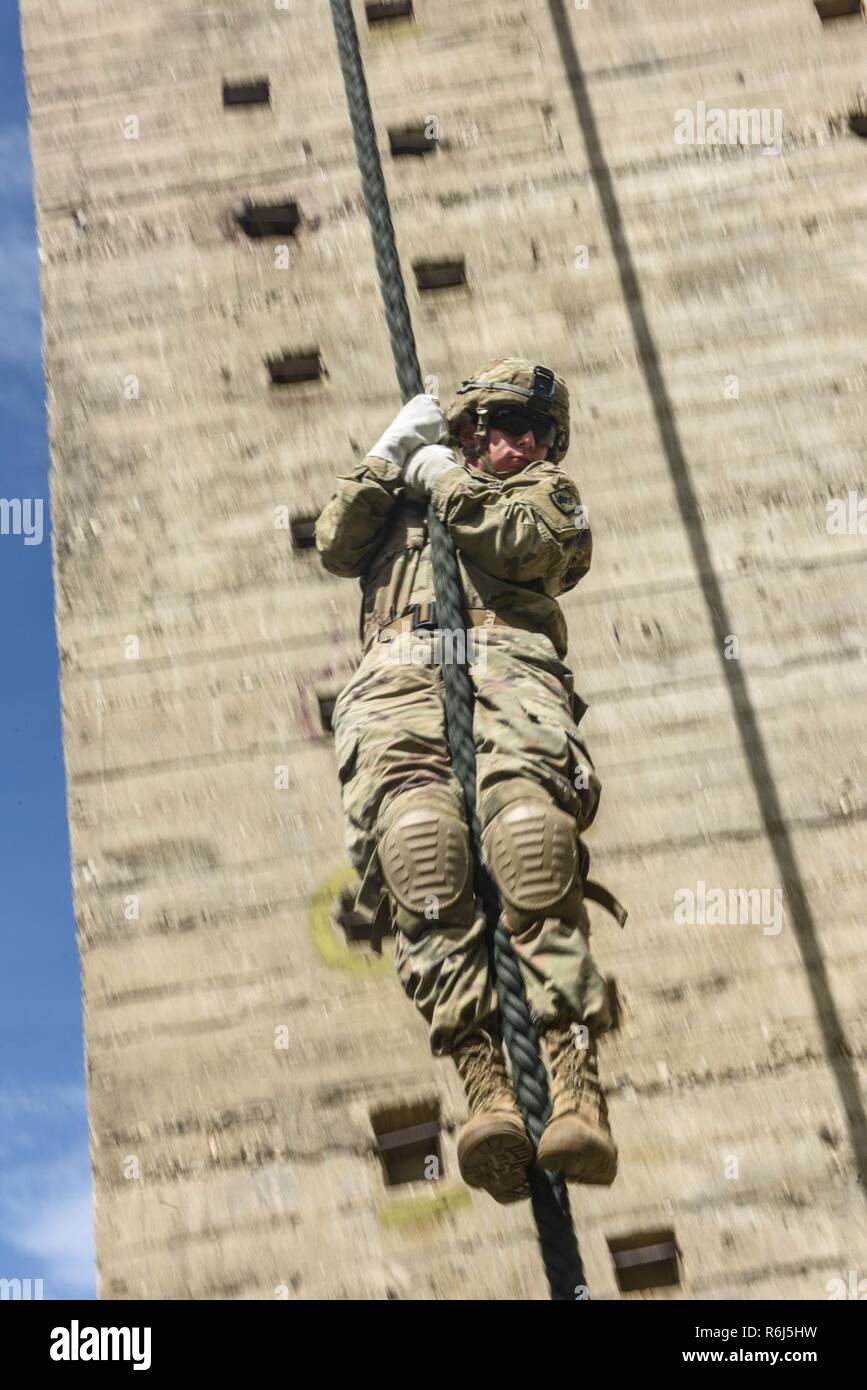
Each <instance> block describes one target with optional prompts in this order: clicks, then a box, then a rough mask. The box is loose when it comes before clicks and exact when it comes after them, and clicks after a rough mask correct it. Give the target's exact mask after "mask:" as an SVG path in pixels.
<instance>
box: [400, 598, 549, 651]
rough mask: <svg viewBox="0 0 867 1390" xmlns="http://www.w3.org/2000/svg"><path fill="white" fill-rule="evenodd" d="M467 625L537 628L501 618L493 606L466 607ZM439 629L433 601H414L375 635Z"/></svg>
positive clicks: (528, 630)
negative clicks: (409, 607) (407, 610)
mask: <svg viewBox="0 0 867 1390" xmlns="http://www.w3.org/2000/svg"><path fill="white" fill-rule="evenodd" d="M466 620H467V621H466V625H467V627H516V628H520V629H521V630H522V631H524V632H536V631H538V629H537V628H535V627H531V626H530V624H529V623H520V622H516V620H515V619H514V618H501V617H500V615H499V613H495V612H494V610H493V608H468V609H467V610H466ZM438 630H439V622H438V619H437V606H436V604H435V603H416V604H414V605H413V607H412V608H411V609H410V611H409V612H408V613H404V614H403V615H402V616H401V617H400V618H393V619H392V621H391V622H390V623H385V624H384V626H383V627H381V628H380V629H379V631H378V633H377V635H376V640H377V641H378V642H385V641H387V640H388V639H387V636H386V634H388V633H392V632H394V633H398V634H399V633H402V632H418V631H422V632H436V631H438Z"/></svg>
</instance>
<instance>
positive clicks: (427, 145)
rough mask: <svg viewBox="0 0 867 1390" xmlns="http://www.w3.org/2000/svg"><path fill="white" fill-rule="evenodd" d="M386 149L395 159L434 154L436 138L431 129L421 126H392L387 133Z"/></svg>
mask: <svg viewBox="0 0 867 1390" xmlns="http://www.w3.org/2000/svg"><path fill="white" fill-rule="evenodd" d="M388 147H389V149H390V150H391V153H392V155H393V156H394V158H395V159H400V158H402V157H404V156H407V155H408V156H413V155H416V156H419V157H421V158H424V156H425V155H426V154H434V153H435V151H436V148H437V138H436V136H435V135H434V133H433V131H432V129H431V127H430V126H429V125H428V124H427V123H425V124H423V125H408V126H392V127H391V128H390V129H389V132H388Z"/></svg>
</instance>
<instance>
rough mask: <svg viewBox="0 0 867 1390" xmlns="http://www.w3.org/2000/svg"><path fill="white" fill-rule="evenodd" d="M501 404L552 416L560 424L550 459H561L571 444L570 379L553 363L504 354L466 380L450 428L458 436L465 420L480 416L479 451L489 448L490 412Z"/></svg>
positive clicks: (450, 410) (451, 408) (450, 417)
mask: <svg viewBox="0 0 867 1390" xmlns="http://www.w3.org/2000/svg"><path fill="white" fill-rule="evenodd" d="M498 405H511V406H521V407H522V409H524V410H526V411H528V412H529V413H530V414H534V415H540V416H542V417H543V418H545V419H548V420H552V421H553V422H554V424H555V425H556V426H557V433H556V436H555V438H554V443H553V444H552V445H551V447H550V449H549V450H548V460H549V462H551V463H559V462H560V460H561V459H562V458H563V456H564V454H565V453H566V450H567V449H568V448H569V392H568V390H567V388H566V383H565V381H564V380H563V378H562V377H561V376H557V374H556V372H552V371H551V369H550V367H542V366H540V365H539V364H538V363H536V362H529V361H527V360H526V358H523V357H501V358H498V360H497V361H496V362H492V363H491V364H490V366H488V367H484V368H483V369H482V370H481V371H480V372H477V373H476V375H475V376H474V377H471V378H470V379H469V380H467V381H462V382H461V385H460V387H459V389H458V393H457V395H456V396H455V399H454V400H453V401H452V403H451V405H450V406H449V408H448V410H447V411H446V416H447V418H448V422H449V430H450V432H451V435H452V436H453V437H454V438H457V434H458V430H459V429H460V425H461V422H462V420H463V419H464V418H465V417H469V416H470V415H474V416H475V420H476V440H477V444H478V448H479V451H480V452H481V451H482V450H484V449H485V448H487V442H488V416H489V414H490V411H491V410H492V409H493V408H494V407H495V406H498Z"/></svg>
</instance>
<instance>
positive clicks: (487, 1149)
mask: <svg viewBox="0 0 867 1390" xmlns="http://www.w3.org/2000/svg"><path fill="white" fill-rule="evenodd" d="M532 1161H533V1146H532V1144H531V1143H530V1140H529V1138H528V1137H527V1133H526V1131H525V1130H524V1128H523V1126H522V1125H521V1126H519V1125H518V1124H515V1125H514V1126H510V1127H509V1128H504V1127H503V1122H502V1119H499V1120H495V1119H494V1118H493V1117H492V1118H491V1122H490V1125H489V1127H488V1133H484V1132H482V1133H481V1134H480V1133H479V1132H478V1125H477V1126H476V1132H475V1134H474V1135H472V1136H471V1137H470V1140H469V1142H464V1141H463V1139H459V1140H458V1167H459V1168H460V1172H461V1177H462V1178H463V1180H464V1182H465V1183H466V1184H467V1187H479V1188H482V1189H483V1190H484V1191H485V1192H487V1193H488V1194H489V1195H490V1196H491V1197H493V1199H494V1201H495V1202H499V1203H501V1205H507V1204H508V1203H511V1202H523V1201H525V1200H526V1199H527V1198H528V1197H529V1196H530V1186H529V1183H528V1181H527V1167H528V1165H529V1164H530V1163H531V1162H532Z"/></svg>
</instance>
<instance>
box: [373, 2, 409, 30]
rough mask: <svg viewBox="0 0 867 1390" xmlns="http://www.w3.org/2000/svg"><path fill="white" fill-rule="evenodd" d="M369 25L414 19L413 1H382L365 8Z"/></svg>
mask: <svg viewBox="0 0 867 1390" xmlns="http://www.w3.org/2000/svg"><path fill="white" fill-rule="evenodd" d="M364 12H365V15H366V16H367V22H368V24H388V23H389V22H390V21H391V20H392V19H413V18H414V15H413V12H412V0H380V3H378V4H369V5H365V7H364Z"/></svg>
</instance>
